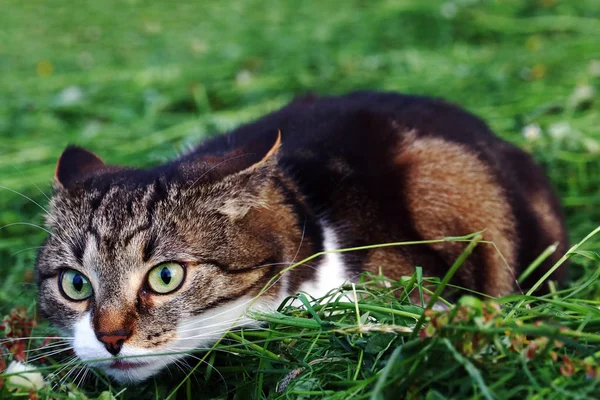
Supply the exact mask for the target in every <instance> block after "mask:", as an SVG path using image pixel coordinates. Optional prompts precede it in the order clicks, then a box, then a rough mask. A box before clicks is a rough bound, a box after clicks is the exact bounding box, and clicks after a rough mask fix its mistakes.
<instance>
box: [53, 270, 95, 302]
mask: <svg viewBox="0 0 600 400" xmlns="http://www.w3.org/2000/svg"><path fill="white" fill-rule="evenodd" d="M59 285H60V291H61V292H62V294H63V296H65V297H66V298H67V299H69V300H73V301H81V300H85V299H87V298H88V297H90V296H91V295H92V285H91V284H90V281H89V280H88V278H86V277H85V276H84V275H82V274H80V273H79V272H77V271H75V270H73V269H67V270H65V271H63V272H62V273H61V274H60V279H59Z"/></svg>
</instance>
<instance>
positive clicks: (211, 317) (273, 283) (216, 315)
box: [182, 275, 283, 327]
mask: <svg viewBox="0 0 600 400" xmlns="http://www.w3.org/2000/svg"><path fill="white" fill-rule="evenodd" d="M282 277H283V275H280V276H279V277H278V278H277V279H275V280H274V281H273V282H272V283H271V284H270V285H269V286H268V287H267V288H266V289H265V290H264V291H262V293H265V292H267V291H269V290H270V289H271V288H272V287H273V286H275V285H276V284H277V282H279V280H280V279H281V278H282ZM257 298H258V296H255V297H252V298H251V299H249V300H247V301H245V302H243V303H241V304H238V305H237V306H235V307H232V308H229V309H226V310H225V311H222V312H220V313H217V314H215V315H211V316H210V317H206V318H204V319H202V320H200V321H195V322H190V323H189V324H196V323H202V322H205V321H208V320H210V319H213V318H217V317H219V316H221V315H223V314H227V313H229V312H231V311H232V310H236V309H238V308H240V307H244V306H246V305H247V304H250V303H253V302H255V301H256V300H257ZM242 317H243V315H242V316H239V317H237V319H241V318H242ZM188 326H189V325H188ZM182 327H186V326H185V325H182Z"/></svg>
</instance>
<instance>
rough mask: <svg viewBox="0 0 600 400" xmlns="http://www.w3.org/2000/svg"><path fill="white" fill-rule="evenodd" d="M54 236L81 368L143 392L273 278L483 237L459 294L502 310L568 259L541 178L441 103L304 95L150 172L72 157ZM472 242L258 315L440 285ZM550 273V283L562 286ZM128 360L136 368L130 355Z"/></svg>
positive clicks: (316, 287) (48, 299)
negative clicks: (527, 271)
mask: <svg viewBox="0 0 600 400" xmlns="http://www.w3.org/2000/svg"><path fill="white" fill-rule="evenodd" d="M54 187H55V193H54V195H53V197H52V199H51V202H50V216H49V218H48V221H47V223H48V225H49V230H50V231H51V235H50V236H49V237H48V238H47V240H46V241H45V243H44V245H43V247H42V248H41V250H40V252H39V255H38V259H37V262H36V277H37V283H38V286H39V296H40V309H41V312H42V314H43V315H44V316H45V317H47V318H48V319H49V320H50V321H51V322H52V323H53V324H54V325H55V326H56V327H58V328H60V329H61V331H62V332H65V334H66V335H69V336H70V337H72V338H73V339H71V340H72V342H73V347H74V351H75V353H76V355H77V356H78V357H79V359H80V360H82V361H84V362H85V361H88V362H90V363H91V362H92V361H94V360H101V361H95V362H93V363H92V365H94V366H97V367H99V368H101V369H102V370H104V371H105V372H106V373H107V374H108V375H109V376H111V377H112V378H113V379H115V380H116V381H118V382H122V383H128V382H130V383H132V382H139V381H143V380H145V379H147V378H149V377H151V376H154V375H156V374H157V373H158V372H159V371H161V370H162V369H163V368H164V367H166V366H167V365H169V364H171V363H173V362H174V360H175V359H176V358H180V357H183V356H184V355H183V354H181V355H171V356H169V357H164V356H160V354H163V353H167V352H182V351H183V352H185V351H190V350H192V349H195V348H199V347H205V346H207V345H211V344H212V343H214V341H216V340H217V339H218V338H219V337H220V335H221V334H222V333H223V332H224V331H225V330H226V329H228V328H230V327H231V326H232V324H234V323H235V325H236V326H237V327H239V326H257V325H258V323H256V322H255V321H253V320H252V319H250V318H249V317H247V316H246V309H247V308H248V306H249V305H250V304H251V302H252V301H253V299H254V298H255V297H256V295H257V294H258V293H259V292H260V291H261V289H263V288H264V287H265V286H266V285H267V284H268V283H269V282H271V281H272V280H273V278H274V277H276V276H277V274H278V272H280V271H281V270H283V269H284V268H286V267H288V266H289V265H291V264H293V263H294V262H297V261H299V260H302V259H305V258H306V257H308V256H310V255H312V254H315V253H319V252H323V251H329V250H334V249H340V248H349V247H356V246H362V245H369V244H381V243H387V242H401V241H415V240H425V239H439V238H444V237H448V236H458V235H466V234H470V233H473V232H477V231H483V230H484V233H483V238H484V239H485V240H487V241H493V242H494V243H495V245H496V247H497V249H496V248H494V247H493V246H492V245H489V244H480V245H479V246H478V247H476V249H475V251H474V252H473V254H472V255H471V256H470V257H469V258H468V259H467V260H466V262H465V263H464V264H463V265H462V266H461V267H460V269H459V270H458V272H457V274H456V275H455V278H454V280H453V283H455V284H456V285H460V286H462V287H465V288H468V289H471V290H475V291H477V292H480V293H485V294H488V295H491V296H502V295H506V294H508V293H511V292H513V291H514V290H515V279H516V277H517V276H518V275H519V273H520V272H521V271H522V269H523V268H525V267H526V266H528V265H529V264H530V263H531V262H532V261H533V260H534V259H535V258H536V257H537V256H538V255H539V254H541V253H542V252H543V251H544V250H545V249H546V248H547V247H548V246H550V245H552V244H553V243H558V248H557V251H556V252H555V253H553V254H552V255H551V256H550V257H549V258H548V259H547V260H546V261H544V262H543V263H542V265H541V266H540V267H539V268H538V269H537V270H536V272H535V273H534V274H533V275H532V276H531V277H530V280H529V282H526V283H525V285H527V284H531V283H532V282H535V281H536V280H537V279H538V278H539V277H540V276H541V274H542V273H544V272H546V271H547V270H548V268H549V266H550V265H552V264H553V263H554V262H555V261H556V260H557V259H558V257H560V256H561V255H562V254H564V253H565V251H566V246H567V239H566V232H565V224H564V219H563V216H562V212H561V210H560V205H559V201H558V200H557V197H556V196H555V194H554V191H553V189H552V188H551V185H550V183H549V181H548V179H547V178H546V177H545V175H544V172H543V170H542V168H541V167H540V166H538V165H536V164H535V163H534V161H533V160H532V158H531V157H530V156H529V155H528V154H526V153H525V152H524V151H522V150H520V149H518V148H517V147H515V146H513V145H511V144H509V143H507V142H505V141H503V140H501V139H499V138H498V137H496V136H494V134H493V133H492V132H491V131H490V129H489V128H488V127H487V126H486V124H485V123H484V122H482V121H481V120H480V119H478V118H477V117H475V116H473V115H472V114H470V113H468V112H466V111H464V110H462V109H461V108H459V107H458V106H455V105H452V104H450V103H447V102H445V101H443V100H439V99H434V98H427V97H419V96H407V95H401V94H396V93H378V92H356V93H352V94H349V95H345V96H340V97H318V96H315V95H308V96H305V97H301V98H298V99H296V100H294V101H292V102H291V103H290V104H288V105H287V106H285V107H283V108H282V109H280V110H279V111H276V112H273V113H271V114H269V115H267V116H265V117H263V118H261V119H259V120H257V121H255V122H252V123H250V124H247V125H244V126H241V127H239V128H237V129H235V130H233V131H232V132H230V133H228V134H225V135H221V136H217V137H214V138H212V139H209V140H206V141H205V142H203V143H201V144H199V145H198V146H197V147H196V148H195V149H193V150H192V151H190V152H188V153H187V154H184V155H182V156H181V157H179V158H178V159H175V160H173V161H171V162H167V163H165V164H164V165H159V166H157V167H154V168H149V169H137V168H131V167H122V166H116V165H110V164H105V163H104V162H103V161H102V160H101V159H100V158H99V157H98V156H96V155H95V154H93V153H91V152H89V151H87V150H84V149H82V148H79V147H73V146H71V147H68V148H67V149H66V150H65V151H64V152H63V153H62V155H61V156H60V158H59V160H58V163H57V165H56V172H55V184H54ZM464 248H465V243H461V242H451V241H448V242H443V243H434V244H427V245H425V244H423V245H411V246H398V247H385V248H375V249H370V250H364V251H357V252H348V253H328V254H325V255H322V256H320V257H319V258H317V259H315V260H313V261H311V262H310V263H307V264H305V265H300V266H298V267H296V268H294V269H292V270H289V271H288V272H286V273H285V274H283V276H282V277H281V278H280V279H278V280H275V281H273V282H271V286H270V287H269V288H268V290H267V291H266V292H264V293H263V294H262V295H261V296H260V297H259V298H258V299H256V300H255V302H254V303H252V304H253V305H252V306H253V307H254V308H256V309H265V310H268V309H274V308H276V307H277V306H278V305H279V304H280V303H281V301H282V300H283V299H284V298H286V297H287V296H288V295H293V294H295V293H297V292H298V291H305V292H307V293H309V294H310V295H311V296H313V297H315V298H318V297H320V296H323V295H325V294H326V293H327V292H328V291H330V290H331V289H334V288H336V287H338V286H339V285H342V284H343V283H344V282H347V281H349V280H352V279H356V278H357V277H358V276H359V275H360V273H361V272H363V271H370V272H372V273H378V272H379V271H380V270H381V271H382V272H383V274H384V275H386V276H387V277H389V278H391V279H400V278H401V277H402V276H409V275H411V274H413V272H414V268H415V266H421V267H422V268H423V273H424V275H426V276H443V275H444V273H445V272H446V271H447V270H448V268H449V266H450V265H451V264H452V263H453V262H454V261H455V259H456V258H457V257H458V255H459V254H460V253H461V252H462V251H463V250H464ZM563 275H564V271H562V270H560V269H559V270H557V271H556V272H555V273H554V274H553V276H552V278H553V279H556V280H561V279H563V278H564V277H563ZM123 357H125V358H123Z"/></svg>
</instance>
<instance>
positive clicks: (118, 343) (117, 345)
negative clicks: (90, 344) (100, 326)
mask: <svg viewBox="0 0 600 400" xmlns="http://www.w3.org/2000/svg"><path fill="white" fill-rule="evenodd" d="M130 336H131V332H127V331H125V330H122V329H121V330H118V331H113V332H96V337H97V338H98V340H99V341H101V342H102V343H104V347H106V350H108V352H109V353H110V354H112V355H113V356H116V355H117V354H119V352H120V351H121V347H123V343H125V341H126V340H127V339H129V337H130Z"/></svg>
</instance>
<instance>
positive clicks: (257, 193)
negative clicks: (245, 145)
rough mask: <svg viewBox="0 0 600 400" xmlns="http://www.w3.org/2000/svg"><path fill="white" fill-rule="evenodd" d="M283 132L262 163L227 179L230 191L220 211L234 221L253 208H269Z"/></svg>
mask: <svg viewBox="0 0 600 400" xmlns="http://www.w3.org/2000/svg"><path fill="white" fill-rule="evenodd" d="M280 148H281V132H280V131H278V132H277V138H276V139H275V143H274V144H273V146H271V148H270V149H269V151H267V153H266V154H265V155H264V156H263V157H262V158H261V159H260V161H258V162H256V163H254V164H252V165H251V166H249V167H247V168H245V169H243V170H241V171H239V172H237V173H235V174H233V175H231V176H229V177H227V178H226V181H227V183H228V186H229V187H230V191H228V192H229V193H228V194H227V199H226V200H225V201H224V204H223V205H222V207H220V208H219V211H220V212H221V213H223V214H226V215H227V216H229V217H230V218H231V219H232V220H238V219H241V218H243V217H244V216H245V215H246V214H247V213H248V211H250V209H251V208H253V207H268V205H269V203H270V201H269V197H270V194H271V193H272V190H270V189H271V188H272V184H273V182H272V177H273V176H274V175H275V173H276V171H277V168H278V165H277V161H278V158H279V157H278V156H279V152H280Z"/></svg>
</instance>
